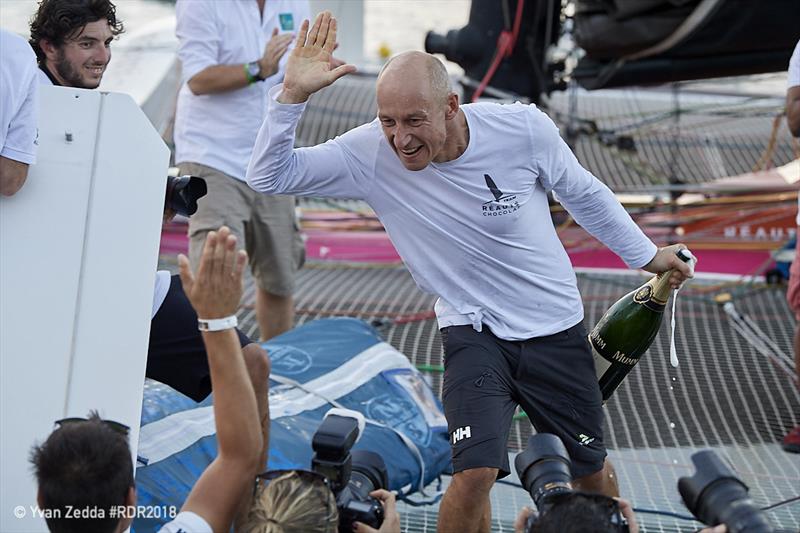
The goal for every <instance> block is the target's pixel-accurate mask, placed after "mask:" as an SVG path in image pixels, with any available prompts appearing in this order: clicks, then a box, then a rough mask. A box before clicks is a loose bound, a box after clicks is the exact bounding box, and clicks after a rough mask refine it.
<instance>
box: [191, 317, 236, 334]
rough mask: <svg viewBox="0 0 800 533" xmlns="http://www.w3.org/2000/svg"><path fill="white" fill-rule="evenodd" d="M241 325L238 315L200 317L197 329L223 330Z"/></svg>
mask: <svg viewBox="0 0 800 533" xmlns="http://www.w3.org/2000/svg"><path fill="white" fill-rule="evenodd" d="M238 325H239V321H238V320H237V319H236V315H231V316H226V317H225V318H198V319H197V329H199V330H200V331H223V330H226V329H232V328H235V327H236V326H238Z"/></svg>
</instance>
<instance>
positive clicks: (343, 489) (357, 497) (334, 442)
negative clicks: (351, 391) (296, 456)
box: [311, 409, 389, 532]
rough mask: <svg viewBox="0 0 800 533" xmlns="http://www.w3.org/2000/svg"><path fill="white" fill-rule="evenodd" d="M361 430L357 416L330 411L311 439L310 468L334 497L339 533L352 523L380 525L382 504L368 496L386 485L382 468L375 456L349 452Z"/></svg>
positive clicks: (386, 479) (383, 466)
mask: <svg viewBox="0 0 800 533" xmlns="http://www.w3.org/2000/svg"><path fill="white" fill-rule="evenodd" d="M363 427H364V418H363V415H361V413H358V412H356V411H348V410H343V409H331V410H330V411H329V412H328V413H327V415H326V416H325V419H324V420H323V421H322V424H320V426H319V428H318V429H317V431H316V433H314V437H313V438H312V439H311V447H312V448H313V450H314V455H313V457H312V458H311V468H312V470H314V471H315V472H317V473H319V474H322V475H323V476H325V478H326V479H327V480H328V484H329V486H330V488H331V490H332V491H333V494H334V495H335V496H336V508H337V509H338V511H339V531H340V532H351V531H352V530H353V522H356V521H357V522H362V523H364V524H366V525H368V526H370V527H373V528H376V529H377V528H379V527H380V526H381V524H382V523H383V505H381V502H380V501H378V500H377V499H375V498H373V497H372V496H370V495H369V493H370V492H372V491H373V490H376V489H381V488H383V489H385V488H387V487H388V486H389V481H388V476H387V474H386V465H385V464H384V462H383V459H381V457H380V455H378V454H376V453H373V452H368V451H364V450H355V451H352V452H351V448H352V447H353V445H354V444H355V443H356V441H357V440H358V437H359V436H360V434H361V430H362V429H363Z"/></svg>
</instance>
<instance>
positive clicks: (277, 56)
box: [258, 28, 294, 78]
mask: <svg viewBox="0 0 800 533" xmlns="http://www.w3.org/2000/svg"><path fill="white" fill-rule="evenodd" d="M293 38H294V36H293V35H292V34H291V33H282V34H280V35H279V34H278V28H275V29H274V30H272V37H271V38H270V40H269V42H268V43H267V46H266V47H265V48H264V55H263V56H262V57H261V59H259V60H258V63H259V65H261V77H262V78H269V77H270V76H272V75H273V74H275V73H276V72H278V64H279V63H280V61H281V58H282V57H283V54H285V53H286V50H288V49H289V44H291V42H292V39H293Z"/></svg>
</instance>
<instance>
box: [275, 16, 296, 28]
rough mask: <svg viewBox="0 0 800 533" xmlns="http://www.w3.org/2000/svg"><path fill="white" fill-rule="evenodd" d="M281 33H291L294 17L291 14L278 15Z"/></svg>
mask: <svg viewBox="0 0 800 533" xmlns="http://www.w3.org/2000/svg"><path fill="white" fill-rule="evenodd" d="M278 21H279V22H280V25H281V31H292V30H293V29H294V17H293V16H292V14H291V13H281V14H279V15H278Z"/></svg>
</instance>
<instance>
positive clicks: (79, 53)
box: [30, 0, 124, 89]
mask: <svg viewBox="0 0 800 533" xmlns="http://www.w3.org/2000/svg"><path fill="white" fill-rule="evenodd" d="M30 30H31V37H30V43H31V46H32V47H33V50H34V52H36V57H37V59H38V61H39V65H40V66H43V67H45V69H46V71H47V72H49V74H50V76H51V78H52V79H53V81H54V83H57V84H59V85H63V86H66V87H78V88H81V89H95V88H97V86H99V85H100V81H101V80H102V79H103V73H104V72H105V70H106V66H107V65H108V62H109V61H111V41H112V40H114V37H116V36H117V35H119V34H120V33H122V32H123V31H124V30H123V26H122V22H121V21H118V20H117V15H116V7H115V6H114V4H112V3H111V2H110V1H109V0H42V1H41V2H40V3H39V9H38V10H37V11H36V14H35V15H34V17H33V19H32V20H31V27H30Z"/></svg>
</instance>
